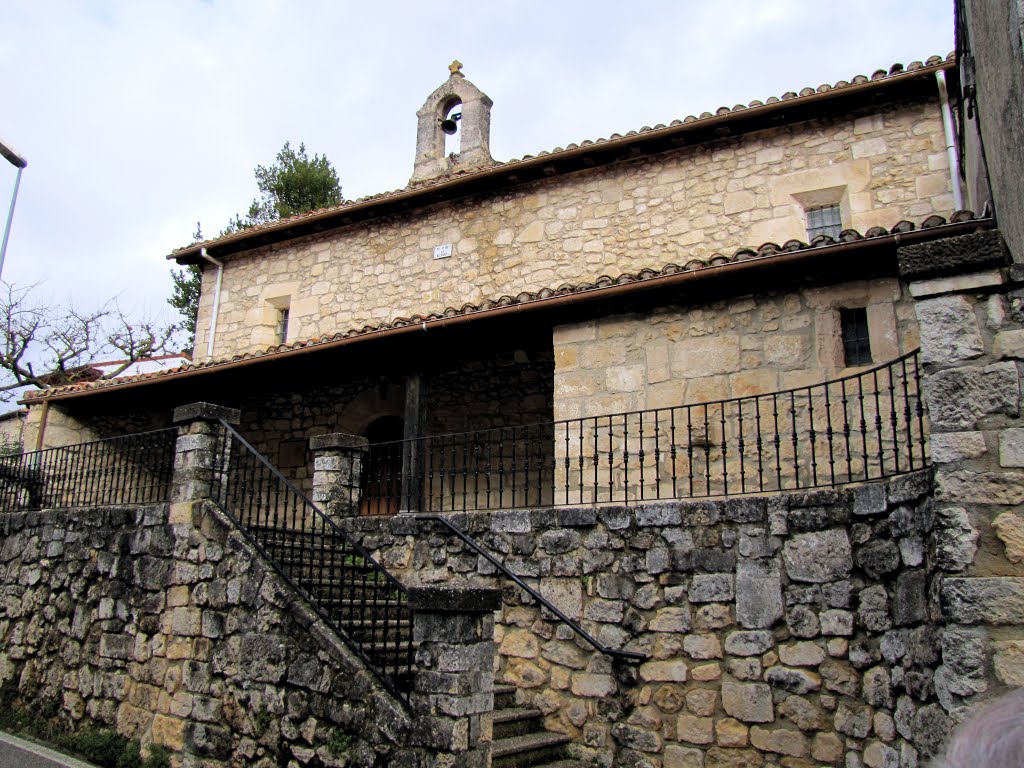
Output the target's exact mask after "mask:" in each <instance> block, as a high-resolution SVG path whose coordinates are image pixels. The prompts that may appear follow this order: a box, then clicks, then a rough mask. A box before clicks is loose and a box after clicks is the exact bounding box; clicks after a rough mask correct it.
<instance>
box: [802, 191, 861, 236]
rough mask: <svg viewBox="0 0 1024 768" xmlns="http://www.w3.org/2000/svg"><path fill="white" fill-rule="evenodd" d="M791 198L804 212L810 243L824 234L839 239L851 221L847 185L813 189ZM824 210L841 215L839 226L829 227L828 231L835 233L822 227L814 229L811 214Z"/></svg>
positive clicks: (805, 228) (805, 227)
mask: <svg viewBox="0 0 1024 768" xmlns="http://www.w3.org/2000/svg"><path fill="white" fill-rule="evenodd" d="M791 197H792V198H793V200H794V201H795V202H796V204H797V205H798V206H799V207H800V209H801V210H802V213H803V220H804V231H805V232H806V233H807V241H808V242H811V241H812V240H814V238H815V237H817V236H818V235H822V234H825V235H829V236H830V237H831V238H832V239H833V240H838V239H839V233H840V232H842V231H843V229H844V228H845V222H848V221H850V217H851V211H850V193H849V190H848V188H847V187H846V185H845V184H844V185H840V186H835V187H823V188H821V189H811V190H807V191H805V192H794V193H792V195H791ZM823 210H825V211H828V210H835V211H836V212H837V213H838V214H839V222H838V224H835V225H829V226H828V229H830V230H833V229H834V233H833V232H829V231H824V228H822V227H812V216H811V213H812V212H815V211H823Z"/></svg>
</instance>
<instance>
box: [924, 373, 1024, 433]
mask: <svg viewBox="0 0 1024 768" xmlns="http://www.w3.org/2000/svg"><path fill="white" fill-rule="evenodd" d="M925 399H926V401H927V403H928V413H929V416H930V418H931V422H932V426H933V428H935V429H938V430H943V431H962V430H971V429H974V428H975V425H976V424H977V423H978V420H979V419H981V418H982V417H984V416H990V415H994V414H1003V415H1007V416H1016V415H1018V413H1019V411H1020V385H1019V383H1018V379H1017V367H1016V365H1014V363H1009V362H1006V363H994V364H992V365H989V366H986V367H984V368H951V369H947V370H944V371H938V372H936V373H934V374H932V375H931V376H929V377H928V380H927V384H926V386H925Z"/></svg>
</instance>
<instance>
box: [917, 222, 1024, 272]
mask: <svg viewBox="0 0 1024 768" xmlns="http://www.w3.org/2000/svg"><path fill="white" fill-rule="evenodd" d="M897 258H898V261H899V269H900V275H901V276H902V277H903V278H904V279H906V280H915V279H922V278H928V277H935V276H937V275H946V274H970V273H972V272H977V271H978V270H980V269H984V268H986V267H997V266H1002V265H1004V264H1008V263H1009V261H1010V257H1009V252H1008V251H1007V249H1006V244H1005V242H1003V237H1002V235H1001V234H1000V233H999V232H998V231H994V230H993V231H989V232H977V233H972V234H969V235H959V236H957V237H949V238H944V239H941V240H934V241H932V242H928V243H915V244H914V245H905V246H902V247H901V248H899V249H898V251H897Z"/></svg>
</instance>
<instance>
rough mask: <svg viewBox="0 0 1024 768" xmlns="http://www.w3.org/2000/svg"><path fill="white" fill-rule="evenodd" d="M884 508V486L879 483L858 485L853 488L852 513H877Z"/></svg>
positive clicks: (861, 514)
mask: <svg viewBox="0 0 1024 768" xmlns="http://www.w3.org/2000/svg"><path fill="white" fill-rule="evenodd" d="M886 508H887V507H886V501H885V486H884V485H882V484H881V483H870V484H868V485H858V486H857V487H855V488H854V489H853V514H855V515H858V516H863V515H879V514H882V513H883V512H885V510H886Z"/></svg>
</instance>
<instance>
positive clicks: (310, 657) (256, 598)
mask: <svg viewBox="0 0 1024 768" xmlns="http://www.w3.org/2000/svg"><path fill="white" fill-rule="evenodd" d="M197 509H198V510H200V511H199V512H197V515H196V517H195V519H193V517H192V514H191V512H192V505H190V504H185V505H174V506H172V507H170V508H168V506H166V505H160V506H152V507H147V508H141V509H137V510H134V509H126V508H110V509H75V510H63V511H46V512H41V513H5V514H4V515H3V516H2V518H0V683H6V682H8V681H11V680H13V681H14V682H15V683H16V685H17V689H18V697H19V699H20V702H21V703H22V704H23V705H25V706H28V707H31V708H33V709H34V710H35V711H37V712H43V711H47V709H48V708H49V705H50V704H51V703H56V704H57V705H58V707H57V708H58V711H59V713H60V715H61V717H62V718H63V719H65V720H67V721H69V722H71V723H78V722H79V721H82V720H83V718H88V719H90V720H93V721H98V722H103V723H108V724H110V725H115V726H116V727H117V729H118V730H119V731H120V732H121V733H122V734H123V735H125V736H128V737H131V738H140V739H141V740H142V742H143V744H149V743H153V742H155V743H158V744H163V745H166V746H167V747H169V748H170V749H171V750H172V751H173V752H174V754H175V765H176V766H177V768H190V767H191V766H200V765H202V766H204V768H214V767H216V766H228V765H232V766H240V765H247V766H260V767H261V768H269V767H270V766H276V765H285V764H286V763H288V761H289V760H295V761H297V763H298V764H300V765H308V764H311V763H314V762H315V763H316V764H317V765H325V766H344V765H367V766H368V765H388V766H407V765H416V764H417V763H416V762H415V759H414V756H413V754H412V750H410V749H408V748H406V747H405V746H404V742H405V740H406V735H407V734H408V731H409V727H410V723H409V717H408V715H407V714H405V713H404V712H403V711H402V710H401V709H400V707H399V706H398V705H397V703H395V702H394V700H393V699H391V698H390V697H389V696H388V695H386V694H383V693H382V692H381V689H380V688H379V686H378V685H376V684H375V683H374V682H373V681H372V678H371V676H370V674H369V673H368V672H367V671H366V670H365V668H364V667H363V665H362V664H361V663H360V662H359V661H358V660H357V659H356V658H355V657H354V656H353V655H352V654H351V653H350V652H349V651H348V650H347V648H346V647H345V646H344V645H342V644H341V643H340V642H339V641H338V640H337V639H336V637H335V636H334V635H333V634H332V633H331V631H330V630H328V629H327V628H326V627H325V626H324V625H323V624H322V623H321V622H320V620H319V619H318V618H317V617H316V616H315V615H314V614H313V613H311V612H310V611H309V610H308V609H307V608H304V607H303V604H301V603H300V602H298V601H296V600H295V599H294V596H293V595H292V593H290V591H289V590H288V589H287V588H286V587H285V586H284V585H283V583H282V582H281V581H280V579H279V578H278V577H277V575H276V574H274V573H273V572H272V571H271V570H270V569H269V568H268V567H267V566H266V565H264V564H262V562H261V561H260V560H259V558H258V557H257V556H255V554H254V552H253V551H252V550H251V549H250V547H249V546H248V545H247V544H246V543H245V541H244V540H243V539H242V537H241V536H240V535H239V534H238V533H237V532H233V529H232V528H231V527H230V525H229V524H228V523H227V521H226V520H225V519H224V518H223V517H221V516H220V515H219V513H216V512H213V510H212V508H210V507H202V506H200V507H198V508H197ZM337 734H347V735H348V736H349V737H351V738H350V744H349V746H348V747H347V749H346V750H345V751H344V752H343V753H342V754H338V755H334V754H332V753H331V751H330V750H329V749H328V748H327V746H326V745H327V743H328V742H329V741H330V740H331V738H332V737H333V736H336V735H337Z"/></svg>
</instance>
